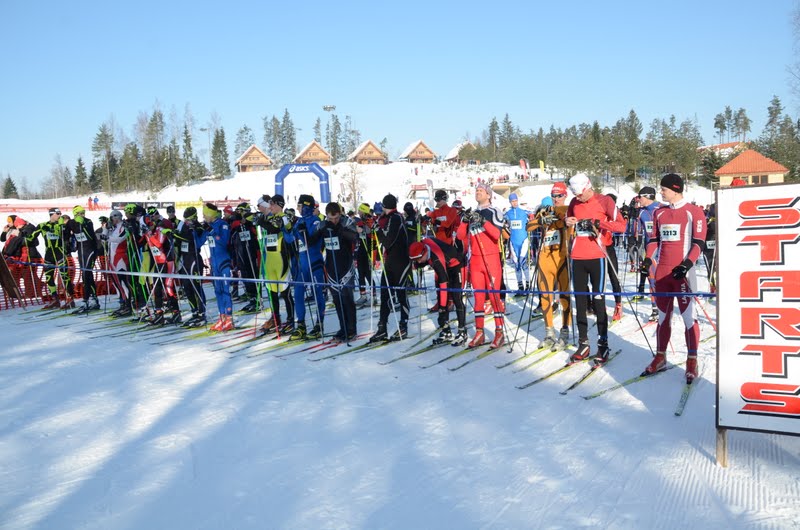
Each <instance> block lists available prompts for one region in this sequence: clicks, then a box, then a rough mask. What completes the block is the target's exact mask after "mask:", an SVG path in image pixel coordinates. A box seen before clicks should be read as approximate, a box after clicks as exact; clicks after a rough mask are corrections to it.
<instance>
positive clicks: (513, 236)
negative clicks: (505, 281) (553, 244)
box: [503, 193, 531, 296]
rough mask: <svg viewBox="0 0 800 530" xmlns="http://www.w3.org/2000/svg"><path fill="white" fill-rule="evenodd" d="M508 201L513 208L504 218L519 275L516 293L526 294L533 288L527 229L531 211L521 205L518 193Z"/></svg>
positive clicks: (515, 270)
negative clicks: (529, 264)
mask: <svg viewBox="0 0 800 530" xmlns="http://www.w3.org/2000/svg"><path fill="white" fill-rule="evenodd" d="M508 202H509V203H511V208H509V209H508V211H506V213H505V215H504V216H503V219H504V220H505V221H506V223H507V225H508V231H509V238H508V239H509V243H510V244H509V250H510V251H511V259H512V261H513V262H514V274H515V275H516V277H517V292H516V293H514V294H515V295H516V296H525V291H529V290H530V288H531V277H530V267H529V266H528V255H529V254H530V239H529V237H528V231H527V230H526V229H525V227H526V225H527V223H528V216H529V215H530V212H529V211H528V210H523V209H522V208H520V207H519V196H518V195H517V194H516V193H512V194H511V195H509V196H508Z"/></svg>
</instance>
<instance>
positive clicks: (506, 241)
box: [0, 174, 714, 378]
mask: <svg viewBox="0 0 800 530" xmlns="http://www.w3.org/2000/svg"><path fill="white" fill-rule="evenodd" d="M568 187H569V189H570V190H571V191H572V193H573V195H574V198H573V199H572V200H571V201H570V202H569V204H567V201H566V198H567V191H568ZM474 193H475V201H476V203H477V206H476V207H475V208H472V209H466V210H465V209H464V208H463V206H462V204H461V201H460V200H455V201H453V203H452V204H448V195H447V193H446V191H444V190H438V191H436V192H435V195H434V197H433V199H434V202H435V207H434V208H432V209H427V210H426V211H425V212H424V213H422V214H420V213H419V212H417V210H416V209H415V208H414V206H413V205H412V204H411V203H406V204H405V205H404V206H403V209H402V211H400V210H398V203H397V198H396V197H395V196H393V195H391V194H389V195H386V196H385V197H384V198H383V200H382V201H381V202H379V203H376V204H375V205H373V206H372V207H370V206H369V205H368V204H366V203H363V204H360V205H359V206H358V209H357V211H351V212H348V213H347V214H345V212H344V211H343V210H342V208H341V206H340V205H339V204H337V203H329V204H327V205H326V207H325V211H324V213H321V212H320V211H319V204H318V203H317V202H316V201H315V200H314V197H312V196H311V195H300V196H299V198H298V201H297V205H296V209H292V208H286V204H285V200H284V198H283V196H281V195H273V196H268V195H263V196H261V197H260V198H259V199H258V200H257V202H256V205H255V208H251V206H250V205H249V204H248V203H246V202H243V203H241V204H239V205H238V206H237V207H236V208H231V207H226V208H225V209H224V210H222V211H220V209H219V208H218V207H217V206H215V205H214V204H212V203H206V204H204V205H203V207H202V211H201V212H198V211H197V209H196V208H194V207H189V208H186V209H185V210H184V212H183V216H182V219H178V218H177V216H176V215H175V209H174V207H169V208H167V216H165V217H162V216H161V214H160V212H159V211H158V209H157V208H154V207H148V208H144V207H143V206H141V205H137V204H133V203H131V204H128V205H126V206H125V208H124V209H123V210H122V211H120V210H113V211H112V212H111V213H110V215H109V216H108V217H107V218H106V217H100V226H99V227H98V228H97V229H95V228H94V226H93V224H92V221H91V220H89V219H88V218H86V217H85V210H84V208H83V207H82V206H75V207H74V208H73V210H72V217H71V218H69V217H68V216H66V215H62V213H61V211H60V210H59V209H58V208H52V209H51V210H50V211H49V214H50V218H49V220H48V221H46V222H44V223H41V224H39V225H38V226H34V225H32V224H31V223H28V222H26V221H24V220H23V219H22V218H21V217H19V216H11V217H9V223H8V225H7V226H6V228H5V229H4V230H3V233H2V236H0V240H2V241H5V247H4V249H3V254H4V255H6V256H8V257H12V258H16V259H17V260H18V261H19V262H22V263H25V262H28V261H35V260H36V259H37V258H41V256H40V255H39V252H38V250H37V247H38V244H39V238H40V237H41V238H42V239H43V242H44V248H45V254H44V257H43V261H44V264H45V271H44V278H45V280H46V284H47V288H48V291H49V294H50V296H49V301H48V303H47V305H46V306H45V307H46V308H57V307H59V305H60V304H61V302H60V301H59V297H58V293H57V288H58V281H59V280H60V281H61V282H62V284H63V287H64V289H65V291H66V293H67V297H66V300H65V302H64V304H63V306H64V307H75V305H74V301H73V300H72V297H73V294H74V286H73V285H72V281H71V275H70V271H69V270H68V268H67V264H66V258H67V256H69V255H70V254H71V253H72V252H76V253H77V264H76V266H77V267H79V268H80V269H81V271H82V279H83V305H82V306H81V307H79V308H77V309H76V310H75V312H76V313H85V312H89V311H93V310H97V309H99V307H100V306H99V303H98V300H97V295H96V285H95V280H94V274H93V267H94V262H95V259H96V256H97V255H98V254H104V255H106V256H107V263H108V269H109V271H110V274H108V278H109V279H110V281H111V282H113V284H114V287H115V288H116V291H117V292H118V293H119V300H120V305H119V308H118V309H117V310H116V311H114V313H113V316H116V317H126V316H130V315H134V314H136V315H137V317H139V318H141V319H143V320H147V321H149V322H150V323H152V324H154V325H161V324H166V323H173V324H180V325H182V326H185V327H203V326H206V324H207V322H206V298H205V293H204V290H203V288H202V284H201V279H202V278H201V277H202V275H203V273H204V270H203V269H204V266H205V265H204V260H203V257H202V256H201V248H202V247H203V246H206V247H207V252H208V255H209V261H208V264H209V266H210V269H211V276H212V277H214V280H213V284H214V293H215V296H216V303H217V308H218V312H219V317H218V320H217V321H216V322H215V323H214V324H213V325H211V327H210V329H211V330H212V331H227V330H230V329H233V327H234V322H233V314H234V310H233V303H234V299H237V300H244V302H245V304H244V306H243V307H242V309H241V310H240V311H239V312H240V313H254V312H259V311H266V310H269V312H268V313H267V314H268V315H269V318H268V320H267V321H266V323H265V324H263V325H262V326H261V328H260V329H261V332H263V333H265V334H267V333H281V334H289V335H291V337H292V338H294V339H306V338H317V337H321V336H322V334H323V332H324V330H323V322H324V320H325V311H326V301H327V300H329V299H330V300H331V301H332V302H333V305H334V308H335V311H336V315H337V318H338V322H339V331H338V332H337V333H336V335H335V336H334V340H338V341H342V342H345V341H346V342H350V341H351V340H353V339H354V338H355V337H356V336H357V329H356V323H357V318H356V311H357V309H359V308H364V307H366V306H368V305H370V301H372V303H373V304H375V305H378V304H379V306H380V309H379V314H378V315H379V316H378V324H377V329H376V331H375V333H374V334H373V335H372V336H371V337H370V339H369V340H370V341H372V342H377V341H387V340H400V339H404V338H406V337H407V334H408V319H409V303H408V292H409V290H412V289H419V288H423V287H425V286H424V285H421V279H422V278H423V276H422V275H421V274H417V275H416V279H415V274H414V271H415V269H419V268H421V267H424V266H426V265H430V266H431V268H432V269H433V271H434V278H435V285H434V286H433V290H434V291H435V295H436V303H435V304H434V306H433V307H432V308H431V309H430V311H431V312H434V313H436V314H437V323H438V326H439V333H438V335H437V336H436V338H435V339H434V343H435V344H442V343H451V344H452V345H454V346H461V345H464V344H467V345H468V346H469V347H477V346H480V345H482V344H485V343H486V342H488V341H489V338H488V337H487V331H486V330H485V322H486V320H487V319H488V318H487V312H489V314H490V317H489V318H491V319H492V320H493V322H494V332H493V334H492V337H491V347H493V348H498V347H500V346H502V345H503V344H505V342H506V337H505V331H504V327H505V322H504V318H505V295H506V294H507V293H511V294H514V295H519V296H526V297H527V296H530V295H531V294H532V293H535V294H538V306H537V307H536V309H535V311H536V313H540V314H541V315H542V317H543V319H544V323H545V331H544V337H543V339H542V346H543V347H549V348H554V349H555V348H560V349H563V348H565V347H566V345H567V343H568V341H569V337H570V326H571V325H572V307H573V299H574V307H575V309H576V311H575V324H577V344H578V347H577V350H576V351H575V352H574V353H573V354H572V356H571V359H572V360H573V361H579V360H584V359H588V358H591V359H592V360H593V361H594V362H596V363H602V362H605V360H607V359H608V356H609V351H610V350H609V344H608V326H609V322H608V316H607V314H606V310H605V297H604V294H603V293H604V292H605V291H606V281H607V280H610V282H611V288H612V291H613V293H614V297H615V301H616V303H615V310H614V313H613V316H612V320H619V319H621V318H622V303H621V297H622V292H621V287H620V283H619V276H620V275H619V270H618V263H617V257H616V252H615V247H616V246H618V243H619V240H618V239H616V238H617V237H619V235H620V234H624V235H625V237H626V238H627V242H626V243H625V245H623V246H624V247H626V248H627V254H628V259H629V262H628V266H629V267H630V270H631V272H638V273H639V274H640V278H639V285H638V287H639V289H638V291H639V292H638V293H637V295H636V297H639V298H641V297H644V296H645V283H648V284H649V286H650V291H651V294H650V296H651V301H652V304H653V307H652V314H651V320H653V321H657V326H658V330H657V346H656V352H655V358H654V361H653V363H652V364H651V365H650V366H648V367H647V370H646V371H647V372H649V373H653V372H656V371H659V370H662V369H664V367H665V358H666V346H667V344H668V343H669V339H670V334H671V330H670V318H669V316H670V315H671V312H672V305H673V303H674V298H673V297H670V296H661V295H660V294H659V293H676V292H686V293H691V292H693V291H694V290H695V289H694V288H693V287H694V283H692V281H693V272H694V270H693V265H694V264H695V263H696V262H697V260H698V258H699V256H700V255H701V254H704V255H705V260H706V264H707V266H708V267H709V269H708V270H709V277H710V278H711V276H712V274H711V269H712V268H713V266H712V262H713V238H714V230H713V226H714V224H713V221H714V219H713V210H712V211H710V212H704V211H703V210H702V209H701V208H699V207H697V206H695V205H693V204H689V203H687V202H686V201H685V199H683V195H682V194H683V181H682V179H681V178H680V177H679V176H677V175H674V174H670V175H666V176H665V177H664V178H663V179H662V181H661V197H662V199H663V201H664V202H665V203H666V205H663V204H662V203H661V202H659V201H657V200H656V191H655V189H654V188H652V187H649V186H645V187H643V188H642V189H641V190H640V191H639V193H638V195H637V197H635V198H634V200H633V201H631V204H630V205H625V206H624V207H623V208H622V209H620V208H617V206H616V204H615V203H616V197H613V196H609V195H603V194H600V193H596V192H595V191H594V190H593V188H592V185H591V182H590V180H589V179H588V177H586V176H585V175H583V174H579V175H576V176H574V177H572V178H571V179H570V180H569V183H568V184H567V183H565V182H556V183H555V184H553V186H552V188H551V190H550V194H549V196H548V197H546V198H545V199H544V200H543V201H542V203H541V204H540V205H539V206H538V207H537V208H536V209H535V210H531V211H529V210H524V209H522V208H520V206H519V197H518V196H517V195H516V194H511V196H510V197H509V201H510V205H511V206H510V208H508V209H507V210H506V211H505V212H501V211H500V210H499V209H498V208H496V207H494V206H493V205H492V202H491V200H492V189H491V187H490V185H489V184H487V183H484V182H480V183H478V184H477V186H476V187H475V190H474ZM707 216H708V219H709V222H708V223H707V222H706V221H707ZM506 259H509V260H510V261H511V263H512V264H513V270H514V276H515V279H516V281H517V289H516V290H512V291H509V290H508V289H507V286H506V280H505V274H504V265H505V263H506ZM378 269H380V270H379V272H378ZM532 279H533V281H534V282H535V285H532ZM240 284H241V286H242V295H241V296H240V295H239V285H240ZM712 287H713V279H712ZM356 290H358V291H359V294H360V297H359V298H358V299H356ZM464 292H472V300H471V303H472V307H473V312H474V316H475V333H474V335H473V336H472V337H471V338H470V337H469V336H468V334H467V327H466V305H465V298H464ZM179 296H183V297H185V299H186V301H187V302H188V304H189V306H190V308H191V310H192V315H191V317H189V318H187V319H186V320H184V319H183V318H182V315H181V311H180V309H179V303H178V302H179V300H178V297H179ZM378 300H379V301H378ZM556 300H557V303H556ZM281 302H283V304H281ZM281 305H283V309H281ZM555 306H558V307H560V308H561V312H560V316H561V318H560V324H561V327H560V331H558V333H557V332H556V327H555V316H556V314H555V311H554V307H555ZM678 306H679V311H680V313H681V315H682V317H683V320H684V324H685V328H686V332H685V337H686V346H687V351H688V363H687V377H689V378H692V377H694V376H695V375H696V354H697V344H698V340H699V328H698V325H697V322H696V320H694V308H693V297H692V296H681V297H678ZM452 310H455V315H456V321H457V329H456V332H455V334H454V333H453V330H452V329H451V327H450V325H449V323H450V311H452ZM591 313H594V315H596V319H597V336H598V339H597V344H596V347H595V348H594V349H592V347H591V346H590V344H589V337H588V328H589V326H588V319H587V316H588V315H589V314H591ZM307 317H310V323H311V325H310V326H308V325H307V321H308V319H307ZM390 327H392V328H394V331H393V332H392V333H390V331H389V329H390Z"/></svg>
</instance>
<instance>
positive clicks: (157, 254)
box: [150, 247, 161, 256]
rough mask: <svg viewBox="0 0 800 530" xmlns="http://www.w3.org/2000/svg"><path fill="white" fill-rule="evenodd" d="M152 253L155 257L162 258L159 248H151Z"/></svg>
mask: <svg viewBox="0 0 800 530" xmlns="http://www.w3.org/2000/svg"><path fill="white" fill-rule="evenodd" d="M150 253H151V254H153V256H160V255H161V249H160V248H158V247H150Z"/></svg>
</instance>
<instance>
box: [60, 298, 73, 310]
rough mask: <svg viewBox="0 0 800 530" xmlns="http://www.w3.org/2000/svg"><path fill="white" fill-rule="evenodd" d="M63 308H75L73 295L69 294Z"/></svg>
mask: <svg viewBox="0 0 800 530" xmlns="http://www.w3.org/2000/svg"><path fill="white" fill-rule="evenodd" d="M61 309H75V300H73V299H72V297H71V296H67V298H66V300H64V304H63V305H62V306H61Z"/></svg>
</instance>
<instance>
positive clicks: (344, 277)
mask: <svg viewBox="0 0 800 530" xmlns="http://www.w3.org/2000/svg"><path fill="white" fill-rule="evenodd" d="M325 216H326V217H325V220H324V221H322V222H320V224H319V227H318V228H317V231H316V232H314V234H312V235H310V236H309V237H308V240H309V243H312V244H313V243H314V242H316V241H317V240H319V239H322V241H323V244H324V246H325V276H326V277H327V283H328V288H329V289H330V291H331V296H332V297H333V305H334V306H335V307H336V316H337V318H338V319H339V331H338V332H337V333H336V335H334V337H333V340H335V341H338V342H350V341H351V340H353V339H354V338H355V337H356V303H355V295H354V289H355V285H356V281H355V280H356V267H355V262H354V260H353V254H354V252H355V246H356V242H357V241H358V232H356V226H355V223H354V222H353V220H352V219H349V218H348V217H346V216H344V215H342V207H341V206H339V204H338V203H335V202H331V203H328V205H327V206H326V207H325Z"/></svg>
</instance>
